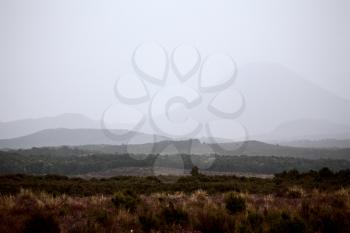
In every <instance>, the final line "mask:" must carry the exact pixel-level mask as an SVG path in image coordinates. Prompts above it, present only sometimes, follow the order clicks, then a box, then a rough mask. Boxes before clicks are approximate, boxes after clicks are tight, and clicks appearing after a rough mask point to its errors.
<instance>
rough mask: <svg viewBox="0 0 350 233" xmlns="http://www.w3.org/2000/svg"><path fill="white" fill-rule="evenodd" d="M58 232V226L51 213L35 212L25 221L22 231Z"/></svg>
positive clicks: (30, 232) (31, 232)
mask: <svg viewBox="0 0 350 233" xmlns="http://www.w3.org/2000/svg"><path fill="white" fill-rule="evenodd" d="M33 232H35V233H59V232H60V228H59V225H58V223H57V222H56V220H55V218H54V217H53V216H51V215H44V214H42V213H36V214H34V215H33V216H31V217H30V218H29V219H28V221H27V222H26V223H25V226H24V229H23V233H33Z"/></svg>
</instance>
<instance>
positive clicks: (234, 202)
mask: <svg viewBox="0 0 350 233" xmlns="http://www.w3.org/2000/svg"><path fill="white" fill-rule="evenodd" d="M224 201H225V207H226V210H227V211H228V212H229V213H230V214H236V213H239V212H242V211H244V210H245V209H246V203H245V200H244V199H243V198H242V197H240V196H239V195H238V194H236V193H234V192H230V193H228V194H226V196H225V200H224Z"/></svg>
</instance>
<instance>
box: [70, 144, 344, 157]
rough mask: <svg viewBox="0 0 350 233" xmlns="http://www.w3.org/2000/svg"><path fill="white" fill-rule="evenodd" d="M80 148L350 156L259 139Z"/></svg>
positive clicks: (94, 150) (85, 147) (87, 147)
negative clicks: (270, 142) (213, 142)
mask: <svg viewBox="0 0 350 233" xmlns="http://www.w3.org/2000/svg"><path fill="white" fill-rule="evenodd" d="M77 149H79V150H82V151H89V152H92V153H98V152H102V153H106V154H114V153H119V154H124V153H134V154H143V153H147V152H151V153H152V154H167V155H174V154H193V155H209V154H219V155H231V156H233V155H247V156H276V157H295V158H307V159H320V158H327V159H346V160H350V148H301V147H300V148H299V147H292V146H281V145H274V144H268V143H264V142H259V141H245V142H231V143H218V144H208V143H201V142H200V141H199V140H183V141H170V140H164V141H160V142H157V143H145V144H137V145H136V144H132V145H83V146H78V147H77Z"/></svg>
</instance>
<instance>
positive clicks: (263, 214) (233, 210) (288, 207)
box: [0, 168, 350, 233]
mask: <svg viewBox="0 0 350 233" xmlns="http://www.w3.org/2000/svg"><path fill="white" fill-rule="evenodd" d="M0 194H1V195H0V232H6V233H7V232H8V233H12V232H14V233H15V232H35V233H40V232H45V233H50V232H198V233H199V232H203V233H206V232H208V233H209V232H210V233H212V232H214V233H215V232H239V233H243V232H261V233H262V232H270V233H279V232H281V233H282V232H287V233H288V232H293V233H294V232H306V233H307V232H310V233H311V232H344V233H346V232H349V229H350V171H349V170H343V171H338V172H332V171H331V170H329V169H327V168H324V169H321V170H320V171H310V172H307V173H299V172H297V171H296V170H291V171H289V172H283V173H279V174H276V175H275V176H274V177H273V178H256V177H250V178H247V177H236V176H206V175H202V174H197V173H193V175H192V176H185V177H125V176H122V177H113V178H109V179H90V180H87V179H81V178H68V177H65V176H54V175H49V176H27V175H7V176H0Z"/></svg>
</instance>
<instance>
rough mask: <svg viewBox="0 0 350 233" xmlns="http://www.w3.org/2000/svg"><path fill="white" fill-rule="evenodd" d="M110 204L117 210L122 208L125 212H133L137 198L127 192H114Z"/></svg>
mask: <svg viewBox="0 0 350 233" xmlns="http://www.w3.org/2000/svg"><path fill="white" fill-rule="evenodd" d="M112 202H113V204H114V206H115V207H117V208H124V209H127V210H132V211H133V210H135V209H136V206H137V204H138V202H139V199H138V197H137V196H135V195H134V194H133V193H131V192H129V191H125V192H116V193H115V194H114V196H113V198H112Z"/></svg>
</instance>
